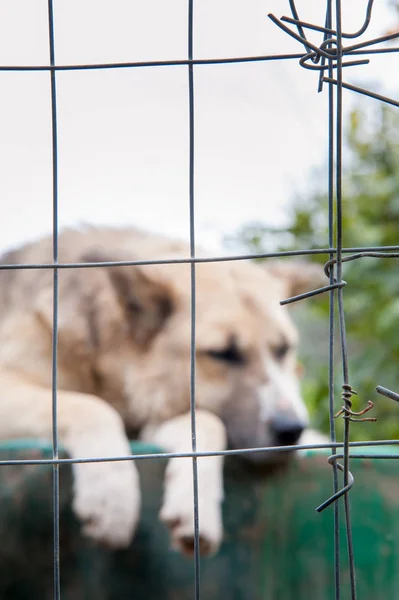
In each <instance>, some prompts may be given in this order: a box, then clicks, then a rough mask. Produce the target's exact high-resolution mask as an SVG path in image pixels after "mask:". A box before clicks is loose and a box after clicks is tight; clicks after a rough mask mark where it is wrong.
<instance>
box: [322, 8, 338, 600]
mask: <svg viewBox="0 0 399 600" xmlns="http://www.w3.org/2000/svg"><path fill="white" fill-rule="evenodd" d="M326 27H327V28H328V29H332V0H327V12H326ZM328 73H329V77H330V79H332V78H333V75H334V68H333V60H332V59H330V60H329V62H328ZM334 91H335V90H334V86H333V84H332V83H330V84H329V85H328V245H329V247H330V248H333V247H334ZM334 258H335V256H334V253H333V252H332V253H330V260H332V259H334ZM333 284H334V269H331V272H330V285H333ZM329 296H330V297H329V349H328V350H329V360H328V392H329V417H330V419H329V420H330V439H331V441H332V442H336V433H335V418H334V414H335V407H334V391H335V390H334V345H335V339H334V338H335V290H331V291H330V294H329ZM332 454H336V449H335V448H332ZM332 467H333V490H334V494H336V493H337V492H338V489H339V482H338V467H337V464H336V461H334V462H333V463H332ZM339 509H340V507H339V503H338V502H334V585H335V589H334V591H335V600H340V598H341V558H340V533H339V513H340V510H339Z"/></svg>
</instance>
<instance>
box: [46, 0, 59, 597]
mask: <svg viewBox="0 0 399 600" xmlns="http://www.w3.org/2000/svg"><path fill="white" fill-rule="evenodd" d="M48 35H49V54H50V64H51V65H55V40H54V10H53V0H48ZM50 86H51V151H52V179H53V186H52V187H53V263H54V270H53V330H52V366H51V377H52V382H51V395H52V433H53V458H54V459H57V458H58V407H57V389H58V385H57V374H58V371H57V357H58V269H57V263H58V135H57V88H56V74H55V71H54V70H51V71H50ZM53 536H54V544H53V570H54V600H59V599H60V597H61V581H60V474H59V464H57V463H56V462H54V463H53Z"/></svg>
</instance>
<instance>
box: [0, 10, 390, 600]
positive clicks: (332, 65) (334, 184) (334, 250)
mask: <svg viewBox="0 0 399 600" xmlns="http://www.w3.org/2000/svg"><path fill="white" fill-rule="evenodd" d="M288 1H289V6H290V9H291V14H292V16H291V17H282V18H281V19H277V18H276V17H275V16H274V15H269V17H270V18H271V20H272V21H273V22H274V23H275V25H276V26H278V27H280V28H281V29H283V31H285V32H286V33H287V34H288V35H290V36H292V37H293V38H295V39H296V40H297V41H298V42H299V43H300V44H302V45H303V48H304V51H302V52H300V53H297V54H279V55H266V56H246V57H234V58H210V59H200V60H199V59H195V58H194V56H193V29H194V0H188V29H187V60H174V61H151V62H126V63H112V64H111V63H110V64H107V63H104V64H91V65H88V64H85V65H82V64H77V65H58V64H57V63H56V58H55V35H54V15H53V0H47V2H48V35H49V58H50V61H49V65H43V66H29V65H25V66H0V72H1V71H26V72H27V71H46V72H48V73H49V76H50V84H51V124H52V183H53V261H52V263H51V264H7V265H1V266H0V268H1V269H4V270H9V269H51V270H53V291H54V299H53V334H52V351H53V356H52V430H53V437H52V448H53V456H52V458H51V459H43V460H41V459H37V460H1V461H0V466H5V465H37V464H48V465H52V467H53V526H54V600H59V599H60V598H61V591H60V554H59V550H60V539H59V466H60V465H61V464H72V463H74V464H76V463H83V462H84V463H90V462H113V461H125V460H144V459H158V458H177V457H181V458H188V457H189V458H192V462H193V488H194V525H195V540H194V541H195V547H194V569H195V599H196V600H200V597H201V594H200V552H199V519H200V515H199V512H198V474H197V458H198V457H205V456H216V455H233V454H245V453H254V452H273V451H274V450H275V448H273V447H268V448H254V449H240V450H225V451H220V452H197V445H196V421H195V418H196V411H195V335H196V332H195V323H196V302H195V291H196V264H197V263H204V262H221V261H233V260H249V259H254V258H272V257H273V258H275V257H283V256H305V255H311V254H319V255H325V256H328V258H329V260H328V262H327V263H326V267H325V271H326V275H327V276H328V277H329V278H330V284H329V285H327V286H325V287H323V288H320V289H318V290H314V291H311V292H308V293H306V294H301V295H300V296H296V297H294V298H289V299H287V300H285V301H283V302H282V303H281V304H288V303H291V302H295V301H297V300H302V299H304V298H307V297H310V296H314V295H316V294H319V293H324V292H329V297H330V316H329V332H330V333H329V390H330V392H329V414H330V436H331V442H330V443H328V444H317V445H297V446H294V447H293V446H284V447H279V450H280V451H281V452H286V451H292V450H293V448H297V449H311V448H314V449H316V448H320V449H322V448H330V449H331V451H332V455H331V456H330V457H329V459H328V462H329V463H330V464H331V465H332V467H333V483H334V495H333V496H332V497H331V498H329V499H328V500H326V501H325V502H324V503H323V504H322V505H320V506H319V507H318V508H317V509H316V510H318V511H319V512H320V511H322V510H324V508H326V507H327V506H329V505H330V504H333V503H334V523H335V525H334V542H335V545H334V548H335V598H336V600H339V599H340V598H341V595H340V567H339V565H340V550H339V529H338V522H339V509H340V507H339V503H338V502H335V501H336V500H337V499H338V498H341V497H343V504H344V512H345V519H346V537H347V547H348V558H349V572H350V582H351V586H350V587H351V598H352V600H355V599H356V577H355V563H354V555H353V544H352V530H351V518H350V496H349V490H350V488H351V487H352V485H353V477H352V475H351V473H350V471H349V459H353V458H363V459H370V458H378V459H391V458H392V459H393V458H395V459H397V458H398V455H397V454H389V453H385V454H381V453H379V454H372V453H368V454H362V453H359V452H358V453H354V452H351V449H352V448H361V447H364V446H382V445H388V444H389V445H392V444H399V440H380V441H369V442H355V443H353V442H350V423H351V421H353V420H359V417H362V415H363V414H364V413H365V412H367V410H368V408H367V407H366V409H365V410H363V411H360V413H354V412H353V411H352V408H351V407H352V404H351V395H352V394H353V393H355V392H354V390H352V388H351V386H350V383H349V380H350V378H349V369H348V353H347V343H346V332H345V314H344V293H343V288H344V287H345V285H346V282H345V281H344V280H343V279H342V264H343V263H344V262H346V261H349V260H354V259H359V258H363V257H379V258H398V257H399V245H398V246H389V247H388V246H384V247H359V248H344V247H343V246H342V190H341V179H342V93H343V89H344V88H345V89H349V90H351V91H354V92H356V93H361V94H364V95H367V96H369V97H372V98H374V99H376V100H379V101H382V102H386V103H389V104H391V105H394V106H399V102H397V101H395V100H393V99H391V98H387V97H384V96H381V95H379V94H375V93H373V92H370V91H369V90H365V89H362V88H359V87H356V86H353V85H349V84H347V83H345V82H344V81H343V68H344V67H346V66H350V65H358V64H365V63H367V62H368V60H367V58H364V55H368V54H372V53H380V52H398V51H399V48H392V47H391V48H377V49H376V48H371V46H373V45H375V44H378V43H380V42H383V41H388V40H392V39H394V38H396V37H399V33H393V34H390V35H386V36H384V37H380V38H378V39H373V40H369V41H367V42H361V43H356V44H352V45H348V46H344V41H345V40H346V39H354V38H357V37H358V36H360V35H361V34H363V33H364V32H365V31H366V30H367V27H368V25H369V23H370V18H371V12H372V6H373V0H368V2H367V6H366V16H365V20H364V23H363V25H362V27H361V28H360V29H359V30H358V31H357V32H354V33H346V32H344V31H342V20H341V0H334V2H333V0H326V19H325V23H324V25H323V26H320V25H314V24H311V23H307V22H304V21H301V20H300V18H299V15H298V11H297V9H296V6H295V2H294V0H288ZM282 5H283V6H284V5H285V3H283V2H282ZM333 17H335V29H334V28H333V25H332V24H333V21H334V18H333ZM308 29H310V30H316V31H319V32H323V33H324V41H323V43H322V44H321V45H320V46H319V47H317V46H315V45H313V44H312V43H311V42H310V41H309V39H308V38H307V37H306V34H305V31H306V30H308ZM346 57H350V58H351V60H344V59H345V58H346ZM276 60H298V61H299V63H300V65H301V66H302V67H305V68H309V69H314V70H318V71H319V91H321V90H322V88H323V85H327V87H328V98H329V112H328V138H329V142H328V144H329V147H328V151H329V159H328V164H329V174H328V198H329V201H328V214H329V239H328V247H327V248H319V249H303V250H295V251H290V252H273V253H262V254H240V255H236V256H228V257H227V256H213V257H210V258H198V257H196V256H195V218H194V206H195V186H194V175H195V173H194V153H195V135H194V134H195V130H194V112H195V86H194V83H195V80H194V71H195V66H196V65H214V64H228V63H245V62H260V61H262V62H264V61H276ZM170 66H174V67H176V66H179V67H181V68H185V67H186V68H187V71H188V105H189V137H190V143H189V207H190V256H189V257H187V258H183V259H171V260H159V261H157V260H147V261H146V260H141V261H116V262H100V263H59V261H58V135H57V87H56V75H57V72H58V71H67V70H70V71H76V70H94V69H97V70H99V69H120V68H145V67H170ZM334 72H335V73H336V76H335V78H334ZM325 73H327V74H328V76H325ZM334 208H335V209H336V234H334V218H333V213H334ZM347 254H348V256H346V255H347ZM172 263H187V264H190V268H191V356H190V376H191V385H190V413H191V433H192V449H191V450H192V451H191V452H185V453H166V452H165V453H163V452H161V453H157V454H151V455H129V456H119V457H112V458H109V457H95V458H85V459H80V458H75V459H60V458H59V440H58V423H57V337H58V275H59V270H60V269H71V268H94V267H96V268H97V267H109V266H120V267H121V268H123V266H133V265H150V264H172ZM336 306H337V308H338V328H339V331H340V340H341V355H342V379H343V386H342V387H343V392H342V397H343V401H344V406H343V408H342V409H341V412H342V414H343V417H344V419H345V427H344V440H343V442H342V443H341V442H337V441H336V436H335V428H334V396H335V393H334V362H333V355H334V334H335V329H336V324H335V316H334V315H335V308H336ZM377 391H378V392H379V393H381V394H383V395H385V396H387V397H390V398H391V399H393V400H395V401H399V395H398V394H396V393H395V392H392V391H390V390H387V389H385V388H383V387H382V386H377ZM341 459H342V462H343V464H341V463H339V462H338V460H341ZM339 470H340V471H342V472H343V488H342V489H339V481H338V471H339Z"/></svg>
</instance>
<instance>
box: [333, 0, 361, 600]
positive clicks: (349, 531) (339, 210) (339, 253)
mask: <svg viewBox="0 0 399 600" xmlns="http://www.w3.org/2000/svg"><path fill="white" fill-rule="evenodd" d="M335 10H336V32H337V36H336V39H337V42H336V43H337V63H336V68H337V91H336V94H337V112H336V115H337V122H336V167H335V168H336V173H335V174H336V206H337V234H336V237H337V244H336V249H337V254H336V259H337V282H338V283H340V282H341V281H342V90H343V85H342V54H343V48H342V12H341V0H336V3H335ZM337 294H338V313H339V324H340V335H341V352H342V372H343V381H344V385H349V368H348V350H347V341H346V328H345V315H344V299H343V289H342V287H341V288H339V289H338V291H337ZM349 436H350V421H349V419H345V420H344V448H343V454H344V486H347V485H348V483H349ZM344 507H345V523H346V539H347V546H348V562H349V575H350V590H351V599H352V600H356V572H355V559H354V552H353V539H352V525H351V511H350V498H349V494H348V492H346V493H345V495H344Z"/></svg>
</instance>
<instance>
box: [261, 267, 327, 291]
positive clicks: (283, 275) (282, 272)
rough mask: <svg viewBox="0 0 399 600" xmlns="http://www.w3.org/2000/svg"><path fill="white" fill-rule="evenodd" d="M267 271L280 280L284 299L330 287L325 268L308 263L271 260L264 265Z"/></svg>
mask: <svg viewBox="0 0 399 600" xmlns="http://www.w3.org/2000/svg"><path fill="white" fill-rule="evenodd" d="M262 265H264V268H265V270H266V271H267V272H268V273H270V275H272V276H273V277H275V278H276V279H278V280H279V282H280V285H281V294H282V299H284V298H290V297H292V296H298V295H299V294H303V293H305V292H310V291H311V290H313V289H316V288H318V287H322V286H324V285H328V284H329V281H328V280H327V278H326V276H325V274H324V271H323V267H322V266H321V265H317V264H315V263H310V262H306V261H289V262H286V261H285V260H282V259H280V260H271V261H265V262H264V263H262Z"/></svg>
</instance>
